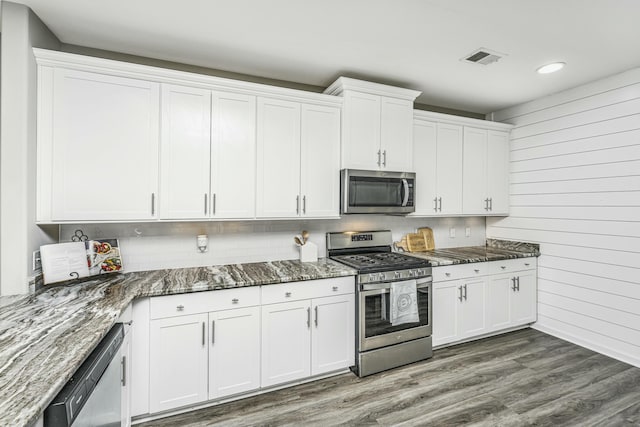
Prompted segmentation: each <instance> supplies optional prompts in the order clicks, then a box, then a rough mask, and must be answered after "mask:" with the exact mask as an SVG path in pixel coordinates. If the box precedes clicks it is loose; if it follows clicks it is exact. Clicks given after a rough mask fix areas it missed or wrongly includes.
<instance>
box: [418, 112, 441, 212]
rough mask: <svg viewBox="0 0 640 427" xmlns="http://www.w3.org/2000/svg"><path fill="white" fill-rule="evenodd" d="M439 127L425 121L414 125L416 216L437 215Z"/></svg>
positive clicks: (419, 121)
mask: <svg viewBox="0 0 640 427" xmlns="http://www.w3.org/2000/svg"><path fill="white" fill-rule="evenodd" d="M437 148H438V145H437V125H436V124H435V123H433V122H428V121H425V120H416V121H415V122H414V123H413V170H414V171H418V172H417V173H416V195H415V205H416V212H415V214H416V215H436V214H437V212H438V210H437V205H436V203H437V197H438V193H437V192H436V182H437V181H436V178H437V168H438V165H437V160H436V152H437Z"/></svg>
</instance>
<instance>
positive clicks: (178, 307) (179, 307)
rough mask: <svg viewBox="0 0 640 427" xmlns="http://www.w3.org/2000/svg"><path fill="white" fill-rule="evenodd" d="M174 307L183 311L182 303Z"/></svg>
mask: <svg viewBox="0 0 640 427" xmlns="http://www.w3.org/2000/svg"><path fill="white" fill-rule="evenodd" d="M176 309H177V310H178V311H183V310H184V305H182V304H180V305H179V306H177V307H176Z"/></svg>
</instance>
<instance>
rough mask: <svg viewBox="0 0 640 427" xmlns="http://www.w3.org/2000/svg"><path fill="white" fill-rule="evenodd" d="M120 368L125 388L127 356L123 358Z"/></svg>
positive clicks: (121, 380)
mask: <svg viewBox="0 0 640 427" xmlns="http://www.w3.org/2000/svg"><path fill="white" fill-rule="evenodd" d="M120 368H121V370H120V383H121V384H122V387H125V386H126V385H127V356H122V359H121V360H120Z"/></svg>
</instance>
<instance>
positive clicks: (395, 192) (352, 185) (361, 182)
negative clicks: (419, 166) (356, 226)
mask: <svg viewBox="0 0 640 427" xmlns="http://www.w3.org/2000/svg"><path fill="white" fill-rule="evenodd" d="M415 187H416V174H415V173H413V172H385V171H370V170H357V169H342V171H341V172H340V211H341V212H342V213H343V214H389V215H406V214H409V213H411V212H415V210H416V208H415V198H414V195H415Z"/></svg>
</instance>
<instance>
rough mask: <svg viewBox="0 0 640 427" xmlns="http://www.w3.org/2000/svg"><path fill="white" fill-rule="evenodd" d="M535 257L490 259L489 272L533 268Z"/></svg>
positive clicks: (534, 267) (507, 271) (508, 271)
mask: <svg viewBox="0 0 640 427" xmlns="http://www.w3.org/2000/svg"><path fill="white" fill-rule="evenodd" d="M537 261H538V260H537V259H536V257H530V258H517V259H505V260H502V261H491V262H489V263H487V264H489V273H490V274H499V273H511V272H514V271H523V270H535V269H536V265H537Z"/></svg>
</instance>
